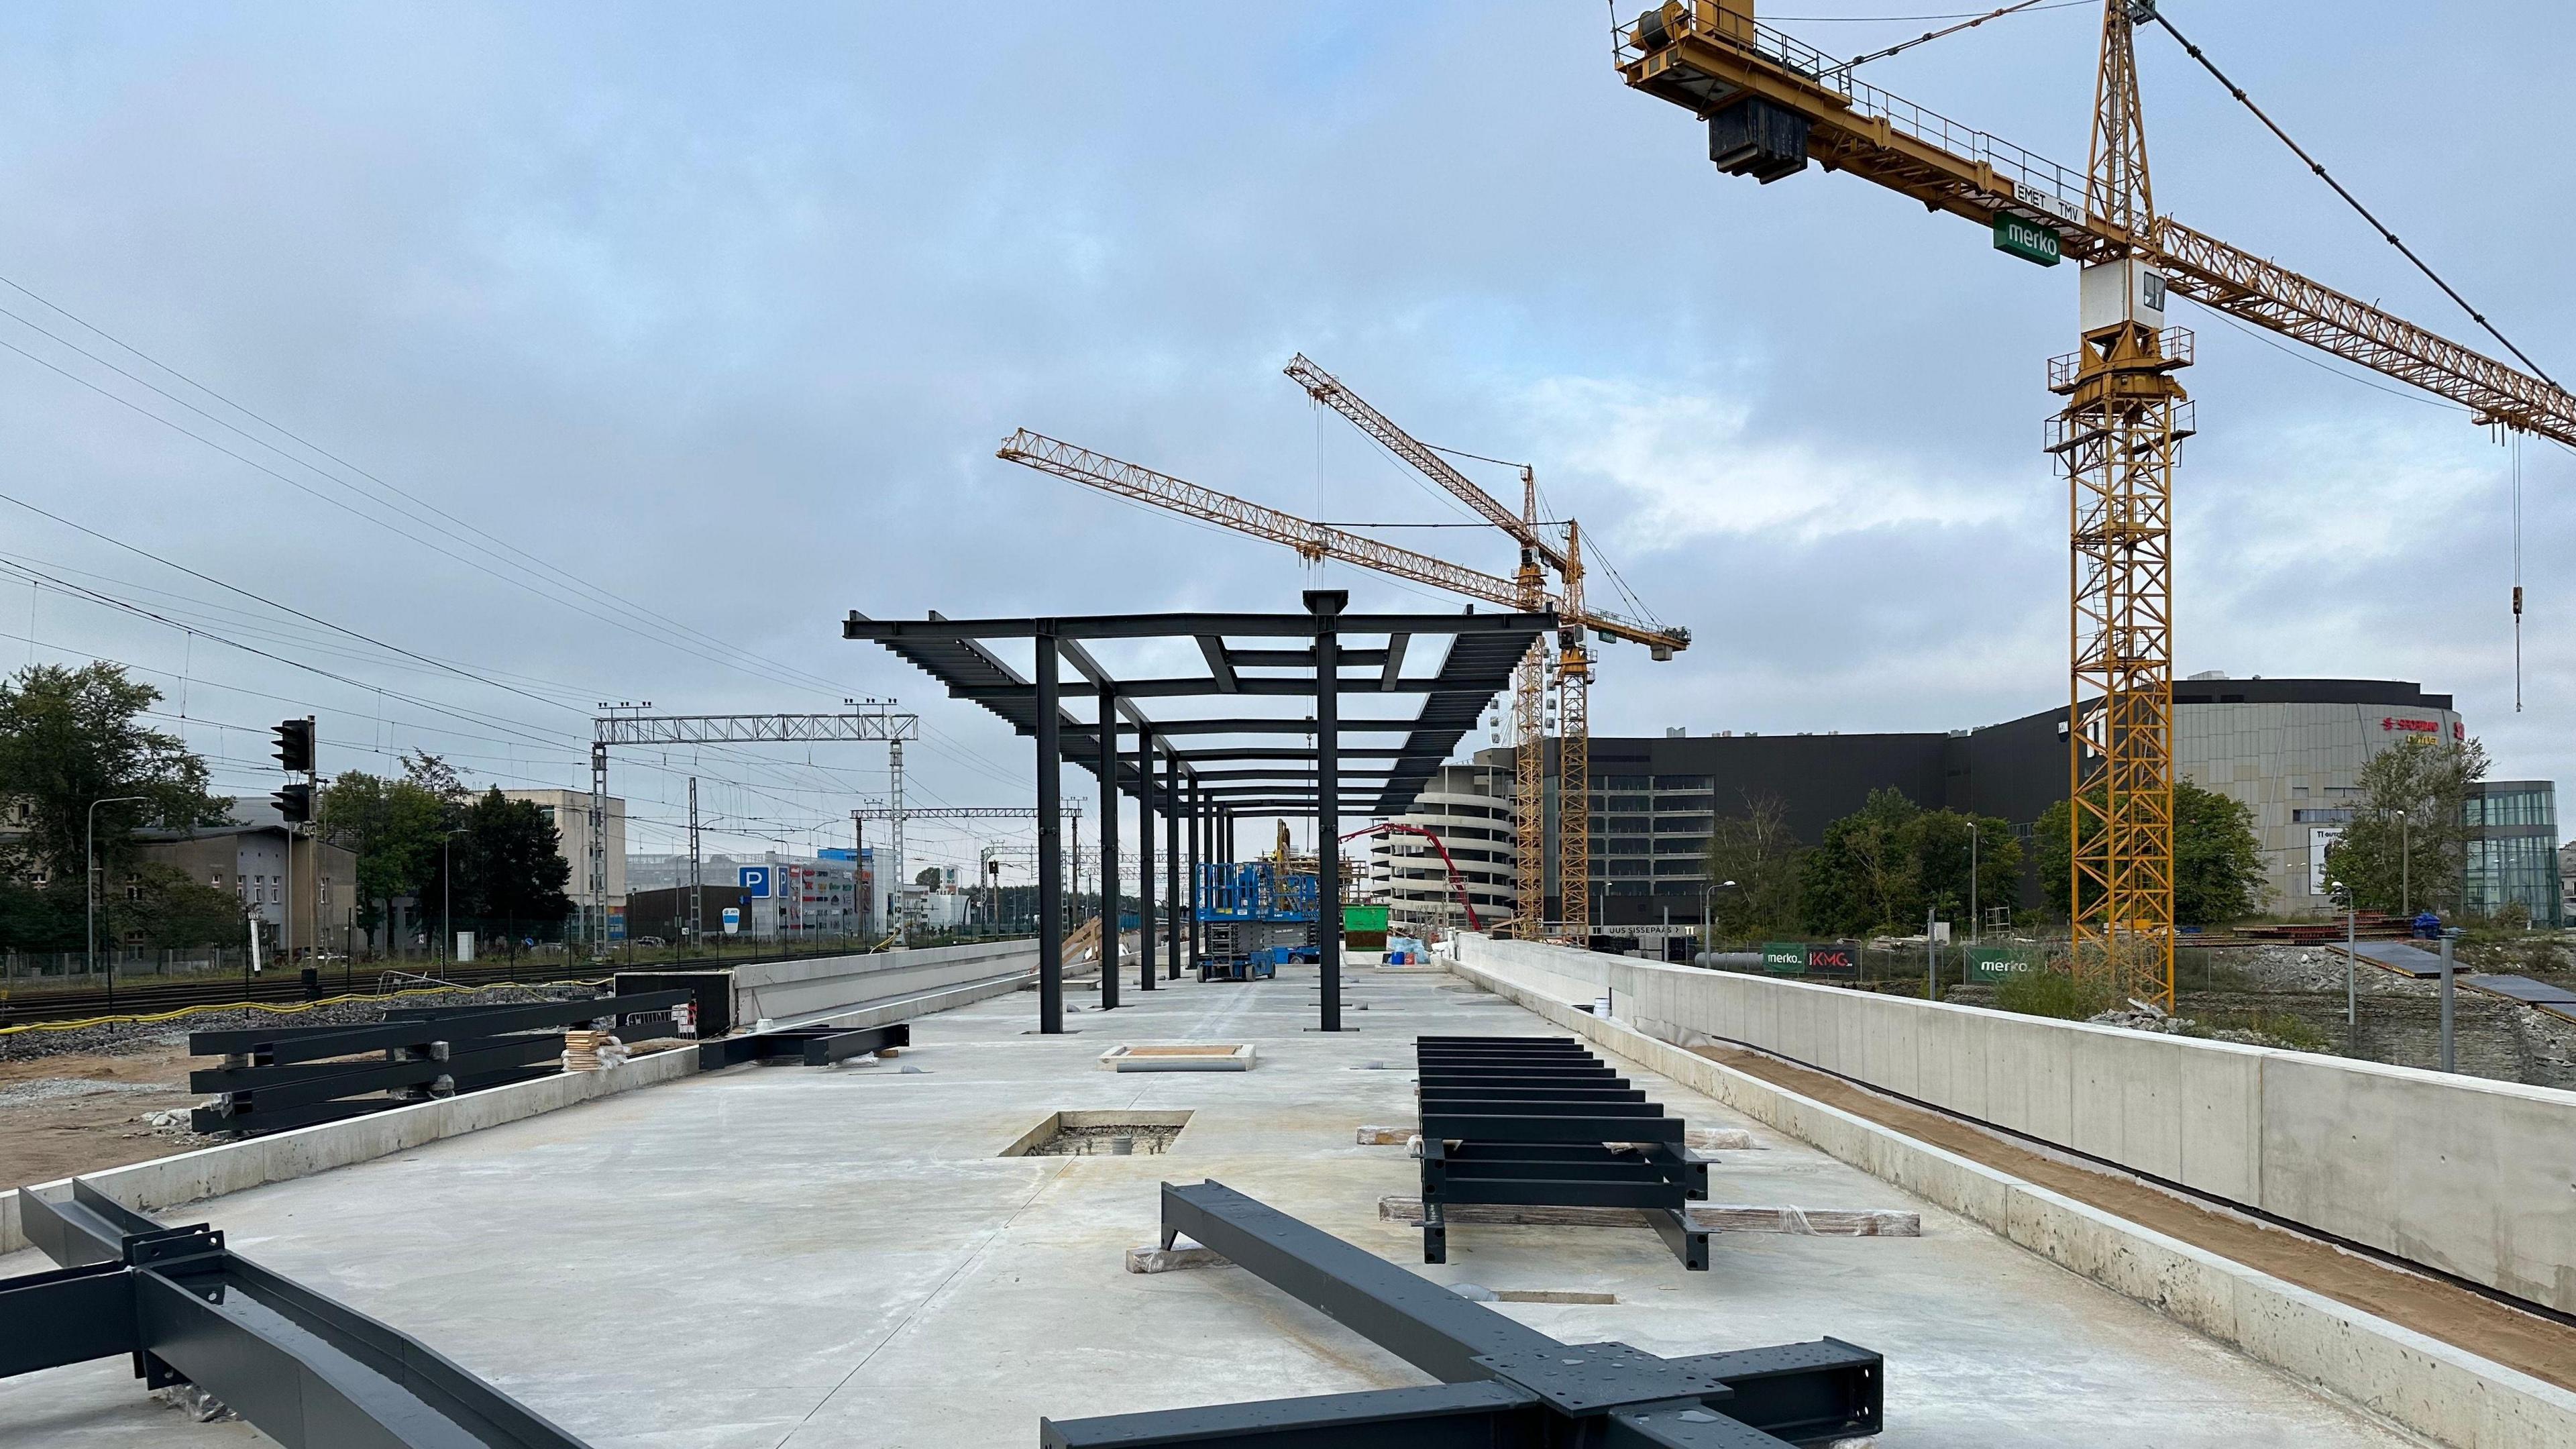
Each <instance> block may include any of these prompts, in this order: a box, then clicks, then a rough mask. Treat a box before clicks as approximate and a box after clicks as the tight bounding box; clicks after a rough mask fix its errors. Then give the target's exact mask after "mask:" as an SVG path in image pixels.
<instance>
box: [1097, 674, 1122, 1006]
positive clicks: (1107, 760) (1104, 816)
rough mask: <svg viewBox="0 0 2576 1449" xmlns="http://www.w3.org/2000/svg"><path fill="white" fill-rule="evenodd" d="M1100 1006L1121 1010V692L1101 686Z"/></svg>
mask: <svg viewBox="0 0 2576 1449" xmlns="http://www.w3.org/2000/svg"><path fill="white" fill-rule="evenodd" d="M1100 1009H1101V1010H1103V1011H1116V1010H1117V1009H1118V692H1117V691H1116V690H1114V689H1111V688H1110V687H1109V686H1107V685H1105V684H1104V685H1102V686H1101V687H1100Z"/></svg>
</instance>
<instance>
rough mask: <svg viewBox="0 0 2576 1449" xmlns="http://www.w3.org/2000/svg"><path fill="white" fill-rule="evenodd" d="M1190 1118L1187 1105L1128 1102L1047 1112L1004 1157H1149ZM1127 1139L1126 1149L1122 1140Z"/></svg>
mask: <svg viewBox="0 0 2576 1449" xmlns="http://www.w3.org/2000/svg"><path fill="white" fill-rule="evenodd" d="M1189 1124H1190V1114H1189V1113H1188V1111H1186V1110H1152V1109H1145V1108H1135V1107H1125V1108H1120V1109H1118V1110H1116V1111H1109V1112H1049V1113H1048V1114H1046V1116H1045V1117H1043V1118H1041V1119H1039V1121H1038V1125H1036V1126H1035V1127H1032V1128H1030V1129H1029V1130H1028V1131H1026V1132H1023V1133H1021V1134H1020V1136H1019V1140H1017V1141H1015V1142H1013V1143H1012V1144H1011V1145H1010V1146H1008V1147H1005V1148H1003V1149H1002V1153H1001V1155H1002V1156H1004V1157H1150V1156H1154V1155H1157V1154H1159V1153H1162V1152H1164V1151H1166V1150H1168V1149H1169V1148H1170V1147H1171V1145H1172V1142H1173V1140H1174V1139H1175V1138H1177V1137H1179V1136H1180V1135H1181V1129H1182V1128H1184V1127H1186V1126H1188V1125H1189ZM1122 1138H1123V1139H1125V1142H1126V1146H1125V1148H1124V1149H1123V1150H1122V1149H1121V1148H1120V1147H1119V1145H1118V1143H1119V1141H1120V1139H1122Z"/></svg>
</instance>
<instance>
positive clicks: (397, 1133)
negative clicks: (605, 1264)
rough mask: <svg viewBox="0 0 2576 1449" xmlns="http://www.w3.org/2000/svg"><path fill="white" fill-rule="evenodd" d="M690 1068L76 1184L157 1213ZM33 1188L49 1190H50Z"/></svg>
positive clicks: (406, 1112)
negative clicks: (90, 1187) (88, 1186)
mask: <svg viewBox="0 0 2576 1449" xmlns="http://www.w3.org/2000/svg"><path fill="white" fill-rule="evenodd" d="M697 1069H698V1053H697V1049H696V1048H695V1047H681V1048H679V1049H677V1050H674V1051H666V1052H655V1053H654V1054H653V1055H651V1056H647V1057H637V1058H635V1059H633V1060H631V1061H629V1062H627V1063H625V1064H624V1065H622V1066H616V1067H609V1068H605V1069H603V1070H600V1071H596V1072H564V1073H561V1074H559V1075H556V1076H551V1077H539V1078H537V1079H536V1080H535V1081H532V1082H516V1083H513V1084H511V1085H510V1086H506V1087H494V1088H492V1089H491V1090H489V1091H484V1092H468V1093H466V1094H464V1095H463V1096H459V1097H444V1098H441V1099H439V1100H436V1101H431V1102H421V1103H418V1104H416V1105H413V1106H409V1107H395V1108H392V1109H391V1110H388V1111H383V1112H372V1113H369V1114H368V1115H366V1116H364V1117H352V1118H349V1119H348V1120H346V1121H342V1122H321V1123H316V1124H315V1125H313V1126H311V1127H298V1128H296V1129H294V1130H293V1131H291V1132H277V1133H272V1134H270V1135H268V1136H265V1137H251V1138H246V1139H244V1140H242V1141H240V1142H227V1143H224V1144H223V1145H221V1146H219V1147H204V1148H199V1149H198V1150H197V1151H195V1152H182V1153H180V1154H178V1155H177V1156H175V1157H163V1158H159V1159H156V1160H154V1161H151V1162H138V1163H135V1164H133V1165H132V1166H130V1167H110V1168H104V1169H102V1170H100V1171H97V1172H85V1173H82V1174H81V1177H82V1179H83V1180H84V1181H86V1182H88V1183H89V1184H90V1186H92V1187H95V1188H97V1189H99V1190H100V1191H102V1192H104V1193H106V1194H107V1195H108V1196H110V1197H112V1198H114V1199H116V1200H117V1201H118V1202H121V1203H123V1204H125V1205H126V1206H127V1207H130V1208H133V1209H134V1210H136V1211H137V1212H147V1213H149V1212H158V1211H160V1210H161V1209H163V1208H169V1207H176V1206H178V1205H179V1204H181V1203H190V1202H200V1201H203V1200H204V1199H206V1198H210V1197H221V1196H223V1195H224V1194H225V1193H228V1192H240V1191H242V1190H243V1189H245V1188H253V1187H258V1186H260V1185H261V1184H263V1183H271V1182H284V1181H286V1180H288V1179H290V1178H297V1177H309V1176H311V1175H312V1174H314V1173H317V1172H327V1171H329V1170H330V1169H332V1168H334V1167H346V1166H348V1165H349V1164H351V1163H353V1162H366V1161H369V1160H371V1159H373V1158H378V1157H385V1156H388V1155H390V1154H393V1153H396V1152H407V1151H409V1150H411V1149H412V1148H415V1147H418V1146H420V1145H422V1144H423V1143H428V1142H435V1141H437V1140H438V1139H440V1138H442V1137H456V1136H461V1135H462V1134H464V1133H467V1132H473V1131H477V1130H480V1129H482V1128H485V1127H497V1126H499V1125H501V1124H502V1123H504V1122H516V1121H518V1120H519V1119H520V1118H522V1117H534V1116H536V1115H537V1114H539V1113H541V1112H552V1111H554V1110H556V1109H557V1108H561V1107H569V1106H572V1105H573V1104H574V1103H577V1102H587V1101H589V1100H590V1099H592V1098H594V1097H605V1096H609V1095H612V1094H614V1093H618V1092H631V1091H633V1090H635V1089H636V1088H638V1087H650V1086H653V1085H655V1084H657V1083H661V1082H668V1081H672V1080H675V1079H677V1078H680V1077H685V1076H688V1075H690V1074H692V1073H694V1072H696V1071H697ZM59 1181H61V1182H67V1181H69V1179H68V1178H66V1179H60V1180H59ZM36 1185H37V1186H39V1187H52V1186H56V1185H58V1183H38V1184H36ZM49 1195H50V1194H49ZM26 1246H27V1236H26V1234H25V1232H24V1231H22V1230H21V1228H20V1227H19V1220H18V1193H17V1190H16V1189H11V1190H10V1191H7V1192H0V1253H14V1252H16V1251H18V1250H19V1249H21V1248H24V1247H26Z"/></svg>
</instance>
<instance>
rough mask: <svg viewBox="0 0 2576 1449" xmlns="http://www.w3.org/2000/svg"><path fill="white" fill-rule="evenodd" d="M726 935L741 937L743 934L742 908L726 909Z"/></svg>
mask: <svg viewBox="0 0 2576 1449" xmlns="http://www.w3.org/2000/svg"><path fill="white" fill-rule="evenodd" d="M724 933H725V934H726V935H728V936H739V935H741V934H742V907H740V906H727V907H725V914H724Z"/></svg>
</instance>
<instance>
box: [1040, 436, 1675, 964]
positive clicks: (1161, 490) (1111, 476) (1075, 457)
mask: <svg viewBox="0 0 2576 1449" xmlns="http://www.w3.org/2000/svg"><path fill="white" fill-rule="evenodd" d="M1388 426H1389V427H1390V428H1392V426H1393V425H1392V424H1389V425H1388ZM1407 441H1410V440H1409V439H1408V440H1407ZM1413 446H1414V447H1415V448H1417V449H1419V448H1421V447H1422V445H1421V444H1418V443H1416V444H1414V445H1413ZM1425 451H1427V450H1425ZM998 455H999V456H1000V457H1002V458H1004V459H1006V460H1008V461H1010V462H1014V463H1018V464H1020V465H1022V466H1024V467H1029V468H1035V469H1037V470H1039V471H1040V472H1045V473H1053V474H1055V475H1056V476H1057V477H1060V478H1065V479H1069V480H1071V481H1073V482H1076V483H1080V484H1082V485H1083V486H1085V487H1087V488H1096V489H1099V490H1100V491H1101V492H1104V493H1108V494H1111V495H1113V496H1116V497H1120V498H1127V499H1132V500H1134V501H1136V502H1140V503H1149V504H1152V505H1153V506H1155V507H1157V508H1162V509H1167V510H1169V511H1171V512H1174V513H1178V514H1181V515H1182V516H1184V517H1188V518H1196V519H1200V520H1203V521H1205V522H1209V523H1216V524H1221V525H1223V526H1225V527H1227V528H1231V529H1234V530H1235V531H1237V532H1239V533H1248V534H1251V535H1252V536H1253V537H1255V538H1266V539H1269V540H1271V541H1272V542H1274V543H1283V544H1286V545H1287V546H1288V547H1290V548H1292V549H1294V550H1296V551H1297V555H1298V557H1300V558H1303V559H1305V560H1307V561H1308V562H1310V563H1312V562H1318V561H1321V560H1324V559H1334V560H1337V561H1339V562H1342V563H1349V564H1357V565H1359V566H1360V567H1362V568H1368V569H1374V570H1376V571H1377V572H1379V573H1383V574H1387V575H1390V576H1391V577H1394V578H1400V579H1408V580H1411V581H1412V582H1415V583H1420V584H1428V585H1430V586H1431V587H1433V588H1438V589H1444V590H1447V591H1448V592H1450V593H1453V594H1459V595H1463V596H1464V597H1467V598H1470V599H1477V600H1482V601H1484V602H1487V603H1492V604H1498V605H1501V606H1502V607H1504V608H1508V609H1526V608H1529V607H1531V604H1530V600H1531V598H1532V594H1531V590H1530V587H1529V583H1530V578H1529V576H1530V572H1531V569H1530V567H1529V566H1527V565H1526V564H1525V566H1524V567H1523V569H1522V571H1521V575H1520V577H1518V578H1511V579H1506V578H1503V577H1501V576H1500V575H1497V574H1490V573H1487V572H1485V571H1484V570H1482V569H1472V568H1468V567H1466V566H1465V565H1463V564H1456V563H1451V562H1450V561H1448V560H1447V559H1442V558H1435V557H1433V556H1432V555H1430V554H1426V553H1420V552H1416V551H1415V550H1413V549H1409V548H1402V547H1399V546H1397V545H1395V544H1391V543H1387V542H1384V541H1383V540H1380V539H1374V538H1370V537H1367V536H1366V535H1363V534H1357V533H1352V532H1350V531H1349V530H1347V529H1340V528H1335V527H1333V526H1331V525H1330V524H1323V523H1315V522H1311V521H1309V520H1307V519H1303V518H1299V517H1297V516H1296V515H1295V514H1291V513H1285V512H1282V511H1281V510H1279V509H1276V508H1271V507H1267V506H1265V505H1263V504H1259V503H1253V502H1250V501H1248V500H1245V499H1242V498H1237V497H1235V496H1234V495H1233V494H1230V493H1220V492H1218V491H1217V490H1215V489H1213V488H1205V487H1201V486H1200V485H1198V484H1196V483H1191V482H1188V481H1187V480H1185V479H1180V478H1175V477H1173V476H1171V475H1170V474H1168V473H1158V472H1156V471H1155V470H1153V469H1151V468H1147V467H1144V466H1143V465H1141V464H1137V463H1129V462H1124V461H1122V460H1120V459H1117V458H1113V457H1110V456H1109V455H1107V454H1105V453H1096V452H1093V451H1092V450H1090V449H1088V448H1084V447H1080V446H1078V445H1076V444H1073V443H1067V442H1064V441H1061V440H1059V439H1056V438H1050V437H1047V436H1046V435H1045V434H1042V433H1035V432H1031V431H1030V430H1028V429H1026V428H1022V429H1020V430H1019V431H1018V432H1015V433H1013V434H1012V435H1011V436H1010V437H1008V438H1005V439H1004V440H1003V441H1002V446H1001V448H1000V449H999V452H998ZM1461 481H1462V482H1463V481H1464V480H1461ZM1466 486H1467V487H1468V488H1469V489H1471V490H1472V491H1473V492H1475V494H1476V495H1477V496H1478V497H1481V498H1483V499H1484V500H1485V503H1486V504H1487V505H1489V506H1490V507H1491V509H1492V510H1494V511H1495V512H1496V513H1500V514H1501V515H1502V516H1504V517H1510V514H1509V513H1508V511H1506V510H1503V508H1502V505H1501V504H1499V503H1496V502H1494V500H1493V499H1492V498H1491V497H1490V496H1489V495H1486V494H1485V492H1484V490H1483V489H1481V488H1477V487H1476V486H1475V485H1474V484H1473V483H1467V484H1466ZM1533 487H1534V485H1533ZM1533 497H1534V493H1533ZM1535 507H1536V505H1535V502H1532V503H1531V504H1530V510H1531V512H1532V515H1533V518H1534V516H1535ZM1480 511H1483V510H1481V509H1480ZM1488 516H1489V517H1490V516H1492V515H1491V514H1489V515H1488ZM1513 525H1514V527H1515V528H1516V529H1517V528H1521V527H1524V526H1531V525H1530V524H1529V521H1528V520H1522V519H1514V520H1513ZM1532 531H1533V533H1535V528H1534V526H1532ZM1532 550H1533V551H1535V545H1533V546H1532ZM1550 552H1551V553H1555V554H1557V555H1558V556H1560V557H1561V558H1562V560H1563V562H1562V564H1561V565H1560V567H1561V568H1562V569H1563V570H1564V575H1565V578H1566V580H1567V584H1566V590H1567V594H1568V595H1569V597H1566V598H1550V597H1549V596H1548V595H1547V594H1546V592H1545V590H1544V587H1543V586H1542V587H1541V589H1540V590H1539V592H1538V594H1537V595H1536V597H1537V599H1538V607H1541V608H1550V609H1553V610H1555V612H1556V614H1557V617H1558V619H1559V621H1560V623H1561V628H1560V630H1559V634H1558V639H1557V670H1558V676H1559V688H1560V699H1559V704H1558V716H1559V721H1560V724H1559V728H1560V729H1561V730H1562V731H1563V735H1562V738H1561V739H1560V744H1559V751H1558V772H1559V775H1560V777H1561V783H1560V785H1559V787H1558V788H1559V797H1558V804H1557V822H1558V827H1559V842H1560V847H1561V849H1560V853H1559V859H1558V875H1559V878H1560V880H1562V881H1563V882H1565V886H1566V888H1565V890H1564V908H1563V912H1562V914H1563V916H1564V918H1565V923H1564V925H1563V926H1562V927H1561V928H1560V929H1562V930H1564V931H1565V932H1566V933H1567V934H1568V935H1585V934H1589V925H1588V922H1589V920H1590V913H1589V906H1590V899H1589V893H1588V890H1587V882H1588V880H1589V877H1590V867H1589V859H1590V856H1589V849H1588V845H1589V834H1590V829H1591V812H1590V809H1589V805H1588V791H1587V789H1586V783H1588V782H1586V783H1577V782H1578V781H1581V780H1583V776H1582V774H1581V773H1580V767H1581V766H1583V765H1584V764H1585V762H1586V758H1587V756H1588V751H1587V749H1586V748H1585V745H1586V742H1588V740H1589V734H1588V730H1587V727H1586V690H1585V686H1586V685H1587V684H1588V683H1589V680H1590V675H1591V657H1590V652H1589V650H1588V649H1587V648H1586V647H1585V645H1584V642H1583V639H1582V631H1583V630H1585V629H1590V630H1592V631H1593V632H1594V634H1595V635H1598V636H1606V637H1610V638H1619V639H1633V640H1635V641H1637V642H1639V643H1643V644H1646V645H1647V646H1648V647H1649V648H1651V649H1653V650H1654V651H1656V657H1658V658H1670V657H1671V653H1672V651H1674V650H1677V649H1684V648H1688V647H1689V645H1690V631H1689V630H1687V629H1673V628H1664V627H1659V626H1655V625H1647V624H1639V623H1637V622H1635V621H1633V620H1629V619H1623V618H1620V617H1619V616H1617V615H1614V614H1609V613H1605V612H1601V611H1598V610H1593V609H1590V608H1587V607H1586V606H1585V604H1584V602H1583V595H1582V577H1583V565H1582V535H1581V532H1580V530H1579V529H1577V528H1576V527H1575V526H1573V525H1571V524H1569V525H1568V526H1567V531H1566V541H1565V544H1564V546H1563V548H1562V549H1561V550H1557V549H1553V548H1552V549H1551V550H1550ZM1542 647H1543V646H1542ZM1569 659H1571V660H1573V667H1572V668H1571V669H1570V670H1569V669H1568V667H1567V661H1568V660H1569ZM1541 677H1542V676H1534V675H1533V674H1532V672H1531V664H1530V661H1526V660H1525V661H1524V663H1523V666H1522V673H1521V675H1520V682H1521V683H1522V684H1523V686H1524V688H1523V689H1521V690H1520V691H1518V692H1517V693H1516V697H1515V700H1514V722H1515V729H1516V731H1517V739H1516V743H1517V744H1518V745H1519V747H1520V748H1519V751H1518V759H1517V763H1518V766H1519V768H1518V771H1517V774H1518V775H1519V777H1520V778H1519V781H1518V783H1519V784H1520V786H1521V798H1517V799H1516V800H1515V809H1516V814H1517V819H1516V821H1515V825H1516V828H1517V831H1518V839H1519V841H1520V858H1519V861H1518V869H1519V877H1518V886H1519V891H1520V900H1519V903H1518V909H1517V913H1516V920H1517V921H1518V923H1519V930H1520V933H1521V934H1523V935H1526V936H1531V937H1535V936H1537V935H1539V934H1540V933H1541V931H1542V930H1543V927H1542V925H1541V922H1542V921H1543V919H1544V916H1545V914H1546V913H1545V911H1544V909H1543V908H1542V907H1543V902H1544V896H1543V894H1542V891H1543V882H1544V876H1543V875H1541V874H1540V873H1539V868H1543V863H1544V854H1543V850H1542V846H1543V844H1544V839H1545V837H1544V834H1543V833H1542V825H1541V817H1542V809H1543V806H1544V797H1543V796H1542V795H1540V794H1539V791H1538V788H1537V780H1538V772H1539V770H1540V769H1541V768H1542V766H1541V765H1540V763H1539V757H1540V756H1541V754H1542V753H1543V733H1542V731H1543V729H1544V725H1543V722H1542V720H1541V719H1540V718H1538V716H1539V714H1540V710H1539V709H1538V708H1537V707H1536V705H1537V704H1538V703H1541V702H1543V700H1544V695H1543V694H1542V693H1541V692H1540V690H1542V689H1543V688H1544V686H1543V684H1540V685H1539V686H1538V687H1536V688H1530V687H1527V686H1528V685H1529V684H1530V682H1531V681H1532V680H1533V679H1534V678H1541ZM1569 678H1570V679H1571V680H1573V681H1574V683H1573V687H1572V688H1571V689H1570V690H1569V689H1566V687H1565V684H1566V681H1567V679H1569ZM1533 802H1534V803H1533ZM1568 842H1570V845H1569V844H1568ZM1569 850H1570V852H1571V856H1572V858H1571V860H1570V861H1569V859H1568V851H1569ZM1534 866H1535V867H1538V868H1534ZM1577 869H1580V870H1581V871H1582V872H1583V873H1582V874H1580V875H1577V874H1575V873H1574V872H1575V871H1576V870H1577Z"/></svg>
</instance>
